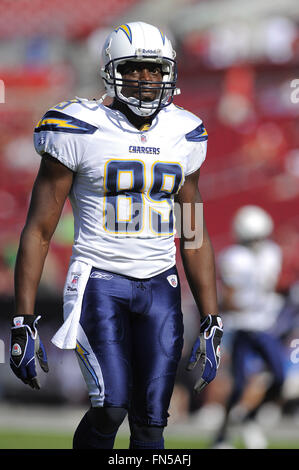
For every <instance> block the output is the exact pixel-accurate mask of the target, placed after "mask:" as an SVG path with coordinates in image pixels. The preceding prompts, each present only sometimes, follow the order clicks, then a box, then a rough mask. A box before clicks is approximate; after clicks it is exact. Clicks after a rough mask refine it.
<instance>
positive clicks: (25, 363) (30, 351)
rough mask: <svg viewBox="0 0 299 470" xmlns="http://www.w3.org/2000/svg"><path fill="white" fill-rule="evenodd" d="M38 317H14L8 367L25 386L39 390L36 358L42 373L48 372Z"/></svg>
mask: <svg viewBox="0 0 299 470" xmlns="http://www.w3.org/2000/svg"><path fill="white" fill-rule="evenodd" d="M40 318H41V317H40V316H36V315H22V316H15V317H13V320H12V327H11V348H10V367H11V369H12V371H13V372H14V373H15V374H16V376H17V377H18V378H19V379H21V380H22V381H23V382H24V383H25V384H28V385H30V387H32V388H34V389H37V390H39V389H40V383H39V381H38V378H37V372H36V357H37V359H38V362H39V364H40V366H41V368H42V370H43V371H44V372H48V371H49V367H48V361H47V354H46V351H45V348H44V345H43V343H42V342H41V340H40V338H39V335H38V331H37V322H38V320H39V319H40Z"/></svg>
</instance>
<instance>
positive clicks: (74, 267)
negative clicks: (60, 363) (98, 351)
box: [51, 261, 92, 349]
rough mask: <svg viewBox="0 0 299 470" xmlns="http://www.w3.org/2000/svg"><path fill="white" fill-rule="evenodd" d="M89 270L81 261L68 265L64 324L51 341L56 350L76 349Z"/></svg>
mask: <svg viewBox="0 0 299 470" xmlns="http://www.w3.org/2000/svg"><path fill="white" fill-rule="evenodd" d="M91 268H92V266H91V265H89V264H86V263H82V261H73V262H71V264H70V267H69V269H68V273H67V276H66V281H65V285H64V293H63V318H64V323H63V325H62V326H61V327H60V328H59V330H58V331H57V332H56V333H55V335H54V336H53V338H52V340H51V341H52V343H53V344H55V346H57V347H58V348H61V349H75V348H76V341H77V331H78V325H79V321H80V315H81V308H82V300H83V294H84V291H85V287H86V284H87V281H88V278H89V275H90V271H91Z"/></svg>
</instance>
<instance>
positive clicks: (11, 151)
mask: <svg viewBox="0 0 299 470" xmlns="http://www.w3.org/2000/svg"><path fill="white" fill-rule="evenodd" d="M136 19H142V20H143V21H147V22H153V23H155V24H157V25H158V26H159V27H161V28H162V29H164V30H165V31H167V33H168V34H169V35H170V36H171V38H172V39H173V41H174V43H175V48H176V50H177V56H178V67H179V83H178V85H179V87H180V88H181V90H182V94H181V95H180V96H179V97H178V98H176V104H178V105H180V106H183V107H184V108H186V109H188V110H190V111H191V112H193V113H195V114H197V115H199V116H200V117H201V118H202V119H203V121H204V123H205V125H206V128H207V130H208V134H209V145H208V156H207V161H206V163H205V164H204V165H203V168H202V174H201V183H200V190H201V193H202V196H203V199H204V201H205V204H204V211H205V217H206V221H207V225H208V228H209V232H210V235H211V238H212V241H213V244H214V248H215V252H216V255H217V253H218V251H219V250H220V249H222V248H223V247H224V246H226V245H227V244H229V243H231V242H232V234H231V221H232V216H233V214H234V212H235V211H236V209H238V208H239V207H240V206H241V205H243V204H257V205H260V206H262V207H264V208H265V209H266V210H267V211H268V212H269V213H270V214H271V216H272V217H273V219H274V222H275V233H274V236H275V239H276V241H277V242H278V243H279V244H280V245H281V246H282V248H283V252H284V265H283V272H282V276H281V279H280V283H279V290H280V292H282V293H283V294H284V295H285V296H286V298H287V297H288V296H289V293H290V289H292V292H293V293H294V292H297V291H296V289H295V287H296V281H298V278H299V230H298V229H299V211H298V209H299V102H298V103H296V102H294V100H292V93H293V89H292V88H291V82H292V81H293V80H294V79H299V74H298V62H299V4H298V0H285V1H282V0H280V1H276V2H274V1H271V2H270V1H268V0H259V1H257V0H251V2H239V1H237V0H221V1H195V0H193V1H192V0H189V1H186V0H185V1H183V0H176V1H173V2H171V1H169V0H160V1H159V2H158V1H156V0H153V1H151V2H149V1H138V0H110V1H109V2H106V1H104V0H103V1H102V0H85V1H84V2H74V1H73V0H64V1H63V2H61V1H58V0H52V1H51V2H44V1H42V0H18V1H17V2H16V1H11V0H2V1H1V4H0V79H1V80H2V81H3V83H4V85H5V102H4V103H0V200H1V204H0V302H1V304H2V310H3V312H6V313H7V314H6V315H5V313H4V314H3V318H2V322H3V321H4V320H5V316H6V318H7V317H8V315H9V314H10V311H11V307H12V294H13V266H14V261H15V255H16V250H17V246H18V240H19V236H20V232H21V230H22V227H23V225H24V222H25V217H26V212H27V209H28V202H29V198H30V192H31V188H32V183H33V181H34V178H35V175H36V171H37V169H38V166H39V157H38V156H37V155H35V152H34V148H33V145H32V132H33V128H34V126H35V124H36V122H37V121H38V120H39V119H40V118H41V116H42V115H43V113H44V112H45V111H46V110H47V109H48V108H49V107H51V106H53V105H55V104H56V103H58V102H60V101H63V100H67V99H71V98H73V97H75V96H76V95H77V96H83V97H89V98H93V97H96V98H99V97H100V96H101V92H102V90H103V85H102V83H101V82H100V78H99V59H100V50H101V45H102V42H103V38H104V37H105V35H106V33H107V31H108V30H110V29H111V28H112V27H114V26H117V25H118V24H121V23H122V22H124V21H130V20H136ZM295 101H296V100H295ZM71 223H72V216H71V210H70V206H69V205H68V204H67V205H66V207H65V209H64V212H63V216H62V220H61V222H60V224H59V227H58V229H57V231H56V234H55V236H54V239H53V242H52V245H51V249H50V253H49V256H48V259H47V262H46V267H45V271H44V274H43V279H42V283H41V287H40V291H39V304H38V305H39V306H40V312H42V313H44V312H45V311H49V315H48V317H50V316H51V311H52V317H51V320H48V327H47V328H48V330H47V332H48V337H49V338H50V336H51V335H52V334H53V332H54V328H56V327H57V326H58V324H59V322H60V320H61V315H62V314H61V293H62V286H63V282H64V277H65V274H66V270H67V266H68V259H69V256H70V246H71V240H72V227H71ZM180 271H181V266H180ZM294 286H295V287H294ZM183 289H184V297H183V306H184V309H185V311H187V312H189V313H190V315H189V316H188V315H187V320H186V338H187V344H189V339H190V341H191V340H192V332H193V331H194V324H195V323H196V319H195V317H194V316H193V313H194V312H193V311H194V305H193V304H192V299H191V298H190V293H189V290H188V288H187V286H186V282H183ZM296 295H297V297H296ZM296 295H295V294H293V298H296V299H297V300H298V294H296ZM298 303H299V301H298ZM46 322H47V321H46ZM297 328H298V326H297ZM2 331H3V332H4V333H3V336H2V337H3V338H4V339H5V341H8V340H7V335H8V331H7V326H3V329H2ZM296 334H297V335H298V329H297V330H296V329H295V327H294V330H292V331H291V337H294V335H296ZM188 335H190V337H189V336H188ZM54 350H55V348H54V347H53V348H51V346H50V355H52V357H53V361H54V363H55V362H56V361H58V360H57V359H56V357H57V353H55V352H54ZM287 351H288V349H286V363H287V367H290V368H292V367H293V366H292V364H290V363H289V359H288V357H287V355H288V352H287ZM58 362H59V361H58ZM65 364H67V361H65ZM224 364H225V361H224ZM1 367H2V365H1ZM224 368H225V366H224ZM63 370H64V371H69V370H70V369H69V366H68V365H66V366H65V367H64V368H63ZM224 370H225V369H224ZM292 370H293V369H292ZM3 371H4V372H3ZM5 371H6V372H5ZM6 374H9V372H8V370H7V364H4V365H3V367H2V372H1V380H2V378H3V376H4V375H6ZM58 374H60V383H61V384H63V383H64V381H63V378H62V376H63V373H62V372H60V373H59V372H56V376H57V377H58ZM74 374H75V373H74ZM70 375H71V374H68V376H70ZM223 375H224V376H225V373H223ZM56 376H55V377H56ZM53 377H54V376H52V379H49V380H50V381H51V380H52V387H50V389H47V390H48V392H47V393H46V392H45V394H44V395H43V397H44V399H45V398H47V399H49V400H50V399H51V397H49V396H48V393H50V394H51V393H52V399H53V397H54V399H55V400H58V398H57V393H54V392H55V391H56V392H57V390H59V387H57V386H56V385H57V383H56V382H55V379H53ZM69 380H70V385H69V388H71V379H69ZM76 380H77V379H74V381H76ZM219 380H221V377H220V378H219ZM296 380H297V379H296ZM215 382H216V381H215ZM223 383H225V384H226V382H223ZM297 383H298V382H297ZM216 385H217V382H216ZM82 387H84V386H83V385H82ZM215 387H216V386H215ZM215 387H214V388H213V387H211V391H210V392H209V393H210V395H209V396H208V397H207V400H208V401H213V400H214V401H219V402H221V401H223V395H221V393H219V392H216V391H215V390H216V388H215ZM66 388H68V387H66ZM69 388H68V390H67V391H64V392H63V393H62V392H61V393H62V395H60V397H61V396H62V397H63V398H61V400H62V401H63V400H67V398H66V397H69ZM224 388H225V387H224ZM20 390H21V384H17V383H16V381H14V382H13V381H12V380H10V379H8V378H7V377H6V378H4V380H3V381H2V388H1V390H0V393H1V394H2V396H3V398H7V399H13V398H15V397H18V396H19V394H20V393H21V392H20ZM49 390H50V391H49ZM59 393H60V392H59ZM292 393H293V389H292ZM22 395H23V397H24V396H28V397H32V392H31V391H30V390H28V391H27V392H26V393H25V394H24V389H23V388H22ZM298 397H299V388H298V394H297V395H296V394H295V398H298ZM28 399H30V398H28ZM32 399H33V398H32ZM72 399H73V400H74V401H76V400H81V399H82V394H81V392H80V393H79V392H78V395H77V398H76V397H74V396H73V398H72ZM201 400H202V398H201ZM192 406H193V409H196V407H200V406H201V401H198V402H196V403H193V405H192Z"/></svg>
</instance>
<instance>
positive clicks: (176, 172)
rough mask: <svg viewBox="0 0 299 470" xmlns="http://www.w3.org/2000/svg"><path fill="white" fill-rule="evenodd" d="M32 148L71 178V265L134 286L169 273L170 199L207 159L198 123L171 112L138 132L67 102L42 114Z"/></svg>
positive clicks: (111, 116) (100, 110) (118, 116)
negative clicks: (125, 278) (126, 279)
mask: <svg viewBox="0 0 299 470" xmlns="http://www.w3.org/2000/svg"><path fill="white" fill-rule="evenodd" d="M34 141H35V148H36V150H37V152H38V153H39V154H40V155H43V154H45V153H48V154H50V155H52V156H53V157H55V158H57V159H58V160H59V161H60V162H61V163H63V164H64V165H66V166H67V167H68V168H70V169H71V170H73V171H74V172H75V173H76V176H75V179H74V184H73V187H72V191H71V194H70V201H71V204H72V208H73V213H74V219H75V238H74V246H73V253H72V259H73V260H75V259H76V260H79V261H85V262H88V263H90V264H92V265H93V266H95V267H99V268H101V269H104V270H107V271H112V272H116V273H120V274H124V275H129V276H133V277H140V278H145V277H150V276H154V275H157V274H159V273H161V272H163V271H165V270H166V269H168V268H170V267H171V266H174V264H175V244H174V234H175V220H174V210H173V208H174V195H175V194H176V193H177V192H178V191H179V189H180V187H181V186H182V185H183V183H184V180H185V177H186V175H189V174H191V173H192V172H194V171H196V170H197V169H198V168H199V167H200V166H201V164H202V163H203V161H204V159H205V156H206V144H207V133H206V130H205V128H204V126H203V124H202V122H201V120H200V119H199V118H198V117H196V116H194V115H193V114H191V113H189V112H187V111H185V110H183V109H181V108H178V107H176V106H175V105H173V104H171V105H170V106H168V107H167V108H165V109H162V110H161V111H160V112H159V113H158V115H157V116H156V117H155V118H154V120H153V123H152V125H151V127H150V128H149V129H146V130H141V131H139V130H137V129H136V128H135V127H134V126H133V125H131V124H130V123H129V121H128V120H127V119H126V117H125V116H124V115H123V114H122V113H120V112H119V111H117V110H113V109H110V108H107V107H106V106H104V105H99V104H98V103H96V102H94V101H88V100H79V99H78V100H71V101H69V102H65V103H60V104H59V105H57V106H55V107H54V108H52V109H51V110H49V111H48V112H47V113H46V114H45V116H44V117H43V118H42V119H41V120H40V121H39V123H38V124H37V127H36V128H35V133H34ZM157 241H158V243H157Z"/></svg>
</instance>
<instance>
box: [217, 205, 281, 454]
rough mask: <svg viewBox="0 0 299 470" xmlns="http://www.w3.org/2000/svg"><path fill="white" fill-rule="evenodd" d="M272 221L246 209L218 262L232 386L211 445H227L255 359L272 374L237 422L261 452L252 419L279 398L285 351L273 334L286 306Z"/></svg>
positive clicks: (258, 431) (236, 218)
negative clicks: (280, 287)
mask: <svg viewBox="0 0 299 470" xmlns="http://www.w3.org/2000/svg"><path fill="white" fill-rule="evenodd" d="M273 227H274V224H273V220H272V217H271V216H270V215H269V214H268V213H267V212H266V211H265V210H264V209H262V208H261V207H259V206H255V205H246V206H243V207H241V208H240V209H239V210H238V211H237V212H236V214H235V216H234V218H233V224H232V228H233V234H234V238H235V241H236V244H235V245H232V246H230V247H228V248H226V249H225V250H223V251H222V252H221V253H220V254H219V257H218V267H219V275H220V279H221V282H222V302H221V304H222V307H221V308H222V311H223V312H224V314H225V322H226V327H227V331H231V332H232V333H233V335H232V345H231V356H232V374H231V375H232V378H233V386H232V391H231V394H230V396H229V398H228V401H227V403H226V407H225V418H224V421H223V423H222V426H221V428H220V429H219V431H218V433H217V436H216V439H215V446H217V447H221V446H222V445H225V439H226V436H227V429H228V425H229V416H230V411H231V410H232V408H233V407H234V406H235V405H236V404H237V403H239V401H240V400H241V398H242V395H243V392H244V390H245V388H246V386H247V383H248V381H249V377H250V375H251V374H252V372H250V368H249V369H248V365H249V364H250V361H251V360H252V357H256V356H257V357H258V358H259V359H260V360H261V362H262V363H263V365H264V366H265V368H266V370H268V371H269V373H270V381H269V384H268V386H267V389H266V391H265V394H264V397H263V399H261V400H260V402H259V403H258V404H257V405H256V406H255V407H254V408H252V409H251V410H245V411H244V416H243V417H242V419H241V421H242V423H243V427H242V432H243V437H244V441H245V445H246V446H247V447H248V448H263V447H265V446H266V445H267V441H266V439H265V436H263V433H262V432H261V429H259V427H258V425H257V422H256V421H255V416H256V414H257V412H258V410H259V409H260V408H261V406H262V405H263V404H264V403H265V402H267V401H277V400H278V399H279V398H280V394H281V389H282V385H283V382H284V364H283V350H282V346H281V343H280V341H279V339H278V338H277V337H276V336H275V334H273V331H272V330H273V329H274V326H275V325H276V323H277V322H279V314H280V312H281V310H282V308H283V306H284V299H283V297H282V296H281V295H280V294H278V293H277V292H276V285H277V282H278V278H279V275H280V272H281V267H282V254H281V249H280V247H279V246H278V245H277V244H276V243H275V242H274V241H273V240H271V239H270V236H271V234H272V231H273Z"/></svg>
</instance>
